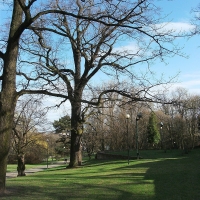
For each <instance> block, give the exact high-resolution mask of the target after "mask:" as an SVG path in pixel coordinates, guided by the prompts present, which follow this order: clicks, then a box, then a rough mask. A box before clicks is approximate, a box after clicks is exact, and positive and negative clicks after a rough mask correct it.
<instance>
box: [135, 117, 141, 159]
mask: <svg viewBox="0 0 200 200" xmlns="http://www.w3.org/2000/svg"><path fill="white" fill-rule="evenodd" d="M141 117H142V113H138V114H137V117H136V151H137V159H139V148H138V121H139V120H140V118H141Z"/></svg>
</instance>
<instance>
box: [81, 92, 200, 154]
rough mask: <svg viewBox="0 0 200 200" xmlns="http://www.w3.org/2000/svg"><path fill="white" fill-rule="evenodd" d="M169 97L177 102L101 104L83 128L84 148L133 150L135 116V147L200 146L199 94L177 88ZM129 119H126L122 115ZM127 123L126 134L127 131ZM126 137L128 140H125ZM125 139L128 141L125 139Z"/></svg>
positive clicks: (191, 147) (178, 147)
mask: <svg viewBox="0 0 200 200" xmlns="http://www.w3.org/2000/svg"><path fill="white" fill-rule="evenodd" d="M171 96H172V98H174V99H175V98H176V99H178V100H180V102H181V103H180V104H154V103H133V104H131V103H130V104H126V105H124V106H121V105H120V106H118V105H117V103H116V102H115V103H112V106H111V105H110V102H108V103H105V104H104V107H102V108H101V109H99V111H98V112H96V113H95V114H94V115H92V117H91V118H90V119H89V124H86V125H85V127H84V135H83V141H84V144H83V145H84V147H85V150H87V151H88V153H89V154H93V153H94V152H97V151H99V150H101V151H104V150H126V149H127V148H128V145H130V146H131V148H133V149H136V140H137V138H136V137H137V135H136V131H137V130H136V118H137V115H138V113H142V118H141V119H140V120H139V121H138V145H139V149H152V148H153V149H164V150H167V149H174V148H175V149H182V150H183V151H185V152H188V150H189V149H193V148H195V147H200V134H199V132H200V96H198V95H190V94H188V92H187V91H186V90H185V89H183V88H179V89H177V90H176V91H174V92H172V94H171ZM127 113H128V114H129V115H130V118H129V119H128V120H127V119H126V114H127ZM127 123H128V134H127ZM127 136H128V140H127ZM127 141H129V142H127Z"/></svg>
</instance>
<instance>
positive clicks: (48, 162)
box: [47, 139, 49, 169]
mask: <svg viewBox="0 0 200 200" xmlns="http://www.w3.org/2000/svg"><path fill="white" fill-rule="evenodd" d="M48 158H49V139H47V169H48V166H49V162H48Z"/></svg>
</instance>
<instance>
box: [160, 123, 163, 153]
mask: <svg viewBox="0 0 200 200" xmlns="http://www.w3.org/2000/svg"><path fill="white" fill-rule="evenodd" d="M162 128H163V122H160V137H161V149H163V134H162Z"/></svg>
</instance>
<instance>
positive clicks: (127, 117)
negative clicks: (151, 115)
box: [126, 114, 130, 165]
mask: <svg viewBox="0 0 200 200" xmlns="http://www.w3.org/2000/svg"><path fill="white" fill-rule="evenodd" d="M129 118H130V115H129V114H126V128H127V130H126V131H127V146H128V165H129V153H130V147H129V140H128V120H129Z"/></svg>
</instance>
